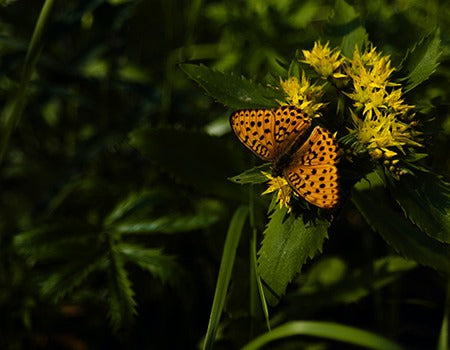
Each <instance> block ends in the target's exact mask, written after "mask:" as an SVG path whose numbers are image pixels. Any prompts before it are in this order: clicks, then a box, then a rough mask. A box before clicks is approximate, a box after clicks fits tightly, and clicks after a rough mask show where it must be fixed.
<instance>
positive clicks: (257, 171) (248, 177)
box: [228, 163, 270, 185]
mask: <svg viewBox="0 0 450 350" xmlns="http://www.w3.org/2000/svg"><path fill="white" fill-rule="evenodd" d="M262 171H265V172H269V173H270V165H269V164H268V163H266V164H263V165H259V166H255V167H253V168H251V169H249V170H246V171H244V172H243V173H240V174H239V175H236V176H233V177H230V178H228V180H230V181H233V182H234V183H238V184H241V185H246V184H259V183H262V182H266V181H267V177H265V176H264V175H263V174H262V173H261V172H262Z"/></svg>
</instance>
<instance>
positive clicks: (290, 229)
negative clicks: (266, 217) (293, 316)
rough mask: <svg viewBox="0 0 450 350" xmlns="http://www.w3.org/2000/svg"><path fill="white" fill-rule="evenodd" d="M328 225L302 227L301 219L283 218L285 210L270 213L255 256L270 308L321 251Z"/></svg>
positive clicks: (322, 221) (316, 224) (323, 222)
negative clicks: (302, 269)
mask: <svg viewBox="0 0 450 350" xmlns="http://www.w3.org/2000/svg"><path fill="white" fill-rule="evenodd" d="M328 226H329V223H328V221H324V220H316V222H315V223H314V224H313V223H309V224H305V223H304V222H303V219H302V218H295V217H294V216H293V215H289V216H287V217H286V209H285V208H282V209H280V208H278V207H277V209H276V210H275V211H274V212H273V213H272V215H271V216H270V221H269V224H268V225H267V228H266V230H265V231H264V239H263V241H262V246H261V249H260V250H259V253H258V254H259V258H258V272H259V274H260V276H261V279H262V280H263V282H264V283H265V287H266V288H265V295H266V299H267V301H268V303H269V305H275V304H277V303H278V301H279V298H280V297H281V296H282V295H283V294H284V292H285V290H286V287H287V285H288V283H289V282H290V281H291V280H292V279H293V278H294V277H295V275H296V274H298V273H299V272H300V270H301V268H302V266H303V264H304V263H305V262H306V261H307V260H308V258H313V257H314V256H315V255H316V253H317V251H320V250H321V249H322V245H323V242H324V240H325V238H327V237H328V234H327V229H328Z"/></svg>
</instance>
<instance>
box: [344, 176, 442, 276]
mask: <svg viewBox="0 0 450 350" xmlns="http://www.w3.org/2000/svg"><path fill="white" fill-rule="evenodd" d="M352 200H353V203H354V204H355V205H356V207H357V208H358V210H359V211H360V212H361V214H362V215H363V217H364V218H365V220H366V221H367V222H368V223H369V225H370V226H371V227H372V228H373V229H374V230H375V231H376V232H378V233H379V234H380V235H381V236H382V237H383V238H384V240H385V241H386V242H387V243H388V244H389V245H390V246H392V247H393V248H394V249H395V250H396V251H397V252H399V253H400V254H401V255H403V256H404V257H406V258H409V259H413V260H415V261H417V262H418V263H420V264H423V265H427V266H430V267H432V268H434V269H436V270H440V271H443V272H446V273H450V259H449V256H450V245H448V244H444V243H441V242H438V241H436V240H435V239H432V238H430V237H429V236H428V235H427V234H425V233H424V232H423V231H421V230H420V229H419V228H418V227H417V226H415V225H414V224H412V223H411V222H410V221H408V220H407V219H406V218H405V217H404V216H403V214H401V213H399V212H398V210H397V208H396V207H395V206H394V203H393V201H392V200H390V198H389V196H388V194H387V191H386V189H385V188H384V184H383V182H382V180H381V179H380V178H379V177H378V175H377V174H376V173H370V174H369V175H367V180H366V179H363V180H361V181H360V182H358V183H357V184H356V185H355V188H354V191H353V195H352Z"/></svg>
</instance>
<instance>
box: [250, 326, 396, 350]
mask: <svg viewBox="0 0 450 350" xmlns="http://www.w3.org/2000/svg"><path fill="white" fill-rule="evenodd" d="M296 335H307V336H315V337H320V338H324V339H330V340H337V341H342V342H346V343H349V344H354V345H359V346H361V347H365V348H369V349H377V350H402V349H403V348H402V347H401V346H400V345H398V344H396V343H394V342H392V341H390V340H388V339H386V338H384V337H382V336H379V335H377V334H374V333H371V332H368V331H364V330H361V329H358V328H354V327H349V326H344V325H341V324H337V323H331V322H318V321H293V322H289V323H285V324H284V325H281V326H279V327H277V328H275V329H273V330H272V331H270V332H267V333H264V334H263V335H261V336H259V337H258V338H256V339H254V340H252V341H251V342H250V343H248V344H247V345H246V346H244V347H243V348H242V350H256V349H260V348H261V347H262V346H263V345H265V344H267V343H269V342H271V341H274V340H278V339H283V338H286V337H292V336H296Z"/></svg>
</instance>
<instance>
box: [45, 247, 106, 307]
mask: <svg viewBox="0 0 450 350" xmlns="http://www.w3.org/2000/svg"><path fill="white" fill-rule="evenodd" d="M82 252H83V254H78V256H76V257H74V258H73V259H72V260H71V261H69V262H67V263H65V264H63V265H61V266H58V267H57V268H55V269H53V270H52V272H51V274H50V275H49V276H48V277H46V278H44V279H43V281H42V282H41V283H40V287H41V293H42V294H43V295H47V296H50V297H52V298H53V301H54V302H57V301H59V300H60V299H62V298H64V297H65V296H67V295H68V294H69V293H71V292H72V291H73V290H74V289H75V288H76V287H78V286H80V285H81V284H82V283H83V282H84V281H85V280H86V278H87V277H88V276H89V275H90V274H91V273H93V272H95V271H99V270H102V269H103V268H104V267H105V266H106V265H107V263H108V261H107V259H106V257H105V256H104V255H101V254H100V253H101V252H99V251H98V250H94V251H86V250H83V251H82Z"/></svg>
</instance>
